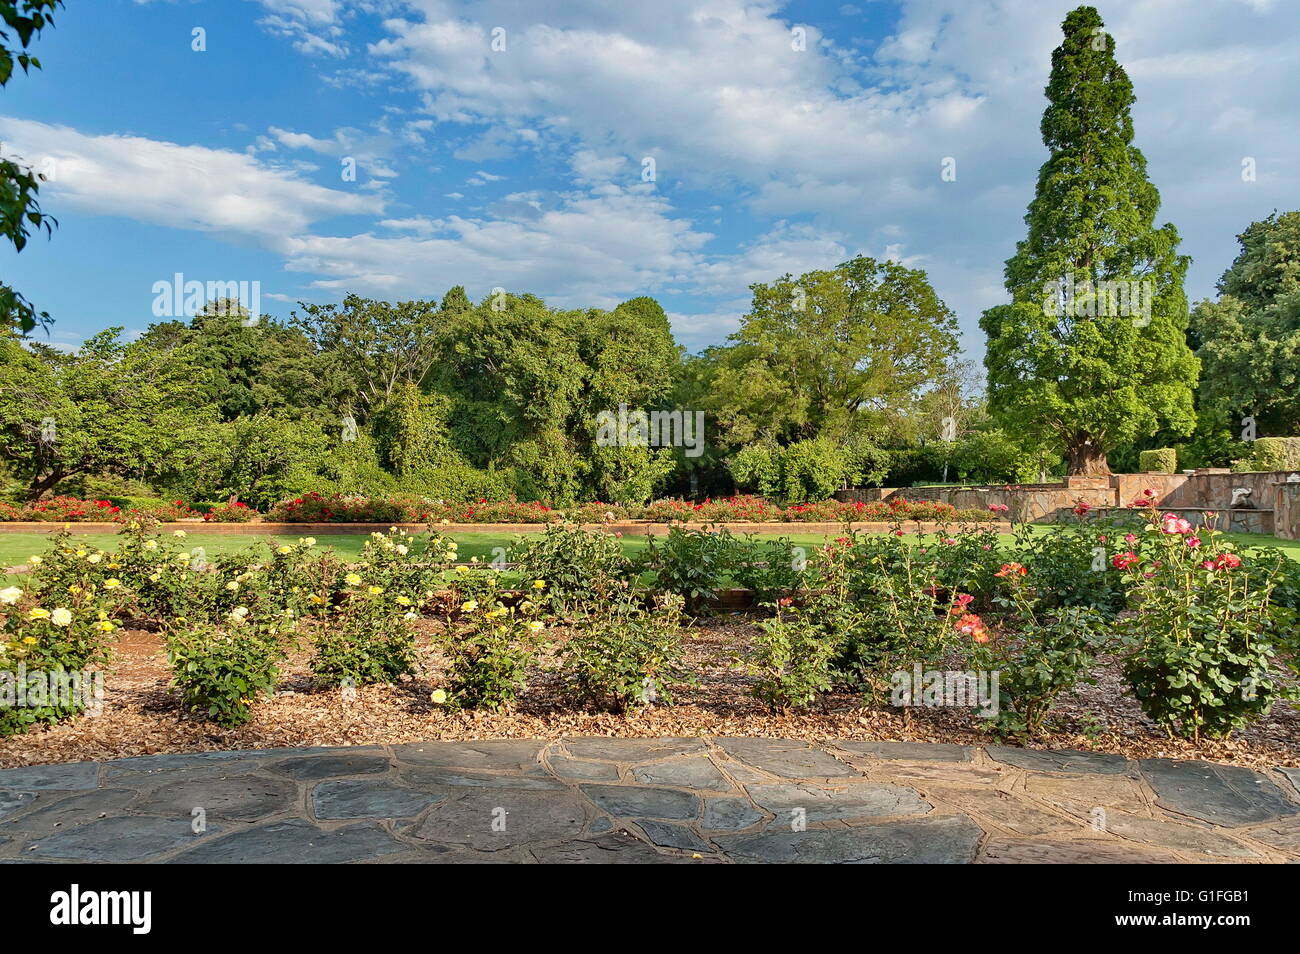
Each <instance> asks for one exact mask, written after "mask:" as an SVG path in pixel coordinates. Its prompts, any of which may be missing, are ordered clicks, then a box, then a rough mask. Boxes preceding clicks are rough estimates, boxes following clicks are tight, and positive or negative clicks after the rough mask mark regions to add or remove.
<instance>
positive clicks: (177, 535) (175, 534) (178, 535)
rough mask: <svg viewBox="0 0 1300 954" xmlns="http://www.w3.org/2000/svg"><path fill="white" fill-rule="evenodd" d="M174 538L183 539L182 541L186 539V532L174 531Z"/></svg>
mask: <svg viewBox="0 0 1300 954" xmlns="http://www.w3.org/2000/svg"><path fill="white" fill-rule="evenodd" d="M172 536H173V537H181V538H182V539H184V537H185V531H184V530H173V531H172Z"/></svg>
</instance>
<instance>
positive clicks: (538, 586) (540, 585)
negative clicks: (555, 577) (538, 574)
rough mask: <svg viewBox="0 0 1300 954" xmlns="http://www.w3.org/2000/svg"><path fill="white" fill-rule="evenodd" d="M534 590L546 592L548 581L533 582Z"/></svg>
mask: <svg viewBox="0 0 1300 954" xmlns="http://www.w3.org/2000/svg"><path fill="white" fill-rule="evenodd" d="M533 589H535V590H544V589H546V581H545V580H533Z"/></svg>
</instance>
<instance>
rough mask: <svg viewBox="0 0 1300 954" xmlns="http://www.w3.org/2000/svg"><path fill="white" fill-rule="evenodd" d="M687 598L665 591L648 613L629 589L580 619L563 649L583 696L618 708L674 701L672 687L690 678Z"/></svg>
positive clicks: (572, 679)
mask: <svg viewBox="0 0 1300 954" xmlns="http://www.w3.org/2000/svg"><path fill="white" fill-rule="evenodd" d="M681 609H682V598H681V597H680V596H677V595H676V594H672V593H668V594H663V595H661V596H660V597H658V599H657V600H656V601H655V606H654V607H653V608H652V609H651V610H649V611H647V610H646V609H645V608H644V607H643V606H642V605H641V603H640V601H639V600H638V599H637V598H636V597H635V596H633V595H632V594H630V593H628V592H626V591H625V592H624V593H622V594H621V595H619V596H617V597H614V598H613V599H611V600H610V601H608V602H607V603H606V604H605V605H604V606H602V607H600V608H599V609H598V610H595V611H594V612H592V613H590V614H588V615H587V616H585V617H583V618H581V619H580V620H578V623H577V625H576V626H575V627H574V629H573V632H572V635H571V636H570V637H569V640H568V641H567V642H566V643H565V644H564V647H563V649H562V650H561V651H560V662H561V667H562V669H563V671H564V674H565V677H566V679H567V681H568V684H569V686H570V688H571V690H572V691H573V693H574V694H575V696H577V698H578V699H580V700H582V701H586V702H595V703H598V704H602V705H607V706H608V707H609V708H611V709H613V710H614V711H615V712H623V711H626V710H627V709H629V708H632V707H635V706H640V705H648V704H650V703H653V702H658V701H663V702H666V703H671V702H672V687H673V686H674V685H676V684H680V683H684V682H689V681H690V676H689V674H688V673H687V672H686V671H685V670H684V669H683V668H682V667H681V662H680V660H681V653H682V645H681V630H680V617H681Z"/></svg>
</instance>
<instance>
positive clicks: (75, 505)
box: [0, 497, 198, 523]
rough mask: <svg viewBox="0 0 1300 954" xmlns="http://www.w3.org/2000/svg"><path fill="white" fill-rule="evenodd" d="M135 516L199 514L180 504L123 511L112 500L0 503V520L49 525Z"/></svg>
mask: <svg viewBox="0 0 1300 954" xmlns="http://www.w3.org/2000/svg"><path fill="white" fill-rule="evenodd" d="M135 514H147V515H149V516H151V517H156V518H158V519H159V520H182V519H185V518H188V517H197V516H198V514H197V513H196V512H194V511H193V510H191V509H190V508H189V507H187V506H186V505H185V504H184V503H182V502H181V501H179V500H178V501H176V502H175V503H173V504H159V505H156V506H155V505H151V506H149V507H148V508H139V509H132V508H125V509H124V508H122V507H119V506H117V505H116V504H114V503H113V501H111V500H81V499H80V498H78V497H50V498H49V499H47V500H37V501H35V502H33V503H25V504H9V503H4V502H2V501H0V521H13V520H39V521H43V522H48V523H76V522H79V521H89V522H95V521H110V520H111V521H113V522H115V523H121V522H123V521H124V520H127V519H129V518H130V517H131V516H132V515H135Z"/></svg>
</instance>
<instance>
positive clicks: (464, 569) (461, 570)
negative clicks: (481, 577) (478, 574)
mask: <svg viewBox="0 0 1300 954" xmlns="http://www.w3.org/2000/svg"><path fill="white" fill-rule="evenodd" d="M456 572H457V573H468V572H469V567H467V566H466V565H465V564H464V563H462V564H460V565H459V566H457V567H456Z"/></svg>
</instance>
